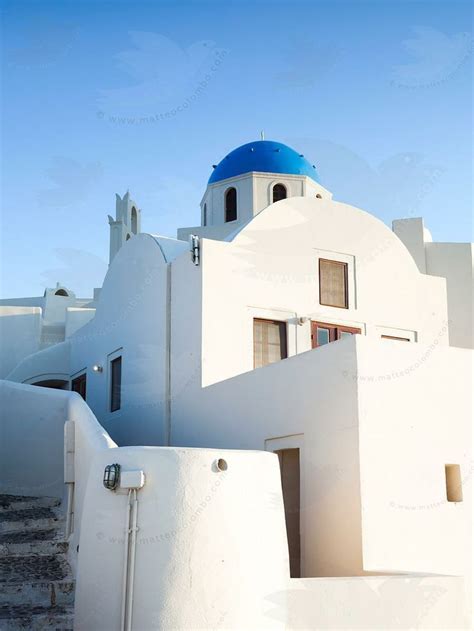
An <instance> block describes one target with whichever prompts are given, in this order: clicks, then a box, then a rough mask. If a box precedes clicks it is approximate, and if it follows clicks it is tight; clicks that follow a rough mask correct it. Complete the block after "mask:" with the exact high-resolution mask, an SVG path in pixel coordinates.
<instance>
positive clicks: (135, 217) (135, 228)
mask: <svg viewBox="0 0 474 631" xmlns="http://www.w3.org/2000/svg"><path fill="white" fill-rule="evenodd" d="M131 220H132V222H131V223H132V232H133V234H137V233H138V214H137V209H136V208H135V206H134V207H133V208H132V214H131Z"/></svg>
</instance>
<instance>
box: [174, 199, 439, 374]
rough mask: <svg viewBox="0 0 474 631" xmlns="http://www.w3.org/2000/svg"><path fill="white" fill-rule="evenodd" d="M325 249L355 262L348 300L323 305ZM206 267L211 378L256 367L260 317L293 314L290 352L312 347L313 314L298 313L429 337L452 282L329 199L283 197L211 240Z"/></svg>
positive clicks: (380, 227) (367, 219)
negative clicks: (230, 235) (345, 304)
mask: <svg viewBox="0 0 474 631" xmlns="http://www.w3.org/2000/svg"><path fill="white" fill-rule="evenodd" d="M319 257H321V258H330V259H335V260H343V261H345V262H347V263H348V266H349V298H350V302H349V309H340V308H335V307H325V306H322V305H320V304H319V295H318V293H319V282H318V258H319ZM202 267H203V270H202V275H203V281H202V282H203V285H202V301H203V307H202V336H203V341H202V368H203V374H202V383H203V385H204V386H206V385H209V384H211V383H215V382H217V381H220V380H223V379H226V378H229V377H231V376H234V375H237V374H240V373H242V372H245V371H248V370H252V369H253V318H255V317H260V318H269V319H276V320H284V321H286V322H287V332H288V342H289V353H290V354H295V353H297V352H298V353H299V352H303V351H306V350H309V349H310V348H311V331H310V321H309V320H308V321H307V322H306V323H305V325H304V326H299V325H298V324H297V317H299V316H306V317H307V318H309V319H312V320H319V321H323V322H328V323H334V324H336V323H337V324H345V325H346V326H353V327H358V328H360V329H361V330H362V334H363V335H368V336H374V337H377V338H379V337H380V335H381V328H384V327H385V328H388V329H398V331H399V335H403V333H404V332H405V333H406V336H407V337H408V336H411V337H414V339H416V340H417V341H418V342H420V343H423V344H429V343H431V340H433V339H434V338H436V337H438V336H439V332H440V330H441V329H442V328H443V326H444V325H445V324H446V322H447V320H448V315H447V304H446V286H445V283H446V281H445V280H444V279H441V278H436V277H434V276H426V275H424V274H421V273H420V272H419V270H418V268H417V267H416V265H415V262H414V261H413V258H412V257H411V255H410V254H409V253H408V251H407V250H406V248H405V246H404V245H403V244H402V242H401V241H400V240H399V239H398V237H397V236H396V235H394V234H393V232H391V230H390V229H389V228H387V226H385V225H384V224H383V223H382V222H381V221H380V220H378V219H376V218H375V217H373V216H372V215H370V214H368V213H366V212H364V211H362V210H359V209H357V208H354V207H352V206H349V205H347V204H342V203H339V202H333V201H330V200H320V199H311V198H292V199H287V200H283V201H280V202H278V203H276V204H274V205H272V206H271V207H270V208H267V209H266V210H263V211H262V212H261V213H260V214H259V215H257V216H256V217H255V218H254V219H253V220H252V222H250V223H249V224H248V225H246V226H245V227H244V228H243V229H242V230H241V232H239V233H238V234H237V236H235V237H234V239H233V240H232V241H231V242H218V241H212V240H205V239H204V240H203V241H202ZM176 291H185V287H184V286H183V287H182V288H177V289H176ZM440 343H442V344H445V345H447V344H448V343H449V336H448V335H446V336H444V337H443V338H442V339H441V340H440Z"/></svg>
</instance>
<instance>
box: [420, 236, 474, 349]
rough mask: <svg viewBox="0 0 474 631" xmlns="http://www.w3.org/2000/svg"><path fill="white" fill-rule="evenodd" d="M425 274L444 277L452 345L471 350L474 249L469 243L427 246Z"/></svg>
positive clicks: (472, 345) (473, 342)
mask: <svg viewBox="0 0 474 631" xmlns="http://www.w3.org/2000/svg"><path fill="white" fill-rule="evenodd" d="M425 248H426V269H427V273H428V274H433V275H435V276H444V277H445V278H446V287H447V295H448V318H449V339H450V344H451V345H452V346H458V347H460V348H474V269H473V261H474V246H473V245H472V244H471V243H426V244H425Z"/></svg>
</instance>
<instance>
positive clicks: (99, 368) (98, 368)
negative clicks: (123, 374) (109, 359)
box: [92, 364, 104, 372]
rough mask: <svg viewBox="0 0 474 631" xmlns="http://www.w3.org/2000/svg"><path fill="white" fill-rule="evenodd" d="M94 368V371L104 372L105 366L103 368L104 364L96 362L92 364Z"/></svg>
mask: <svg viewBox="0 0 474 631" xmlns="http://www.w3.org/2000/svg"><path fill="white" fill-rule="evenodd" d="M92 370H93V371H94V372H102V371H103V370H104V369H103V368H102V366H100V365H99V364H94V365H93V366H92Z"/></svg>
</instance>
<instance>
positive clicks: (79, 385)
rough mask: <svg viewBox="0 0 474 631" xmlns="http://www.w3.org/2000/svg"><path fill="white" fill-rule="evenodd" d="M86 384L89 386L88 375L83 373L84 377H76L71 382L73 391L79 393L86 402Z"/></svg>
mask: <svg viewBox="0 0 474 631" xmlns="http://www.w3.org/2000/svg"><path fill="white" fill-rule="evenodd" d="M86 384H87V375H86V373H83V374H82V375H78V376H77V377H74V379H73V380H72V381H71V390H72V391H73V392H77V394H80V395H81V397H82V398H83V399H84V401H85V400H86Z"/></svg>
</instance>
